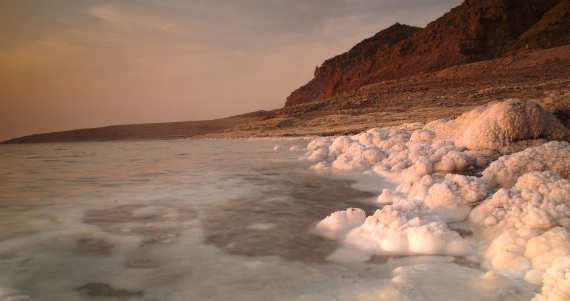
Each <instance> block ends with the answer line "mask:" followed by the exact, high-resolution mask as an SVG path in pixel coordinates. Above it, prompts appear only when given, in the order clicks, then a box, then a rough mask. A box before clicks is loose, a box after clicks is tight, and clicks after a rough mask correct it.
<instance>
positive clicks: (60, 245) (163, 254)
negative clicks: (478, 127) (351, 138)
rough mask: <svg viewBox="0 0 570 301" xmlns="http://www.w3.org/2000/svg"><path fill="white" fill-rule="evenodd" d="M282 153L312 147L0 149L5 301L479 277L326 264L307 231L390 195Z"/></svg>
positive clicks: (358, 289) (243, 295)
mask: <svg viewBox="0 0 570 301" xmlns="http://www.w3.org/2000/svg"><path fill="white" fill-rule="evenodd" d="M276 144H279V145H281V146H282V148H283V149H284V150H287V149H289V147H291V146H292V145H301V146H303V147H306V144H307V142H304V141H232V140H225V141H154V142H151V141H149V142H113V143H71V144H41V145H21V146H17V145H5V146H0V183H1V184H0V300H5V299H8V298H10V297H11V298H12V299H10V300H27V299H25V297H23V296H26V295H27V296H29V297H30V298H31V300H148V301H151V300H358V299H359V298H360V299H362V298H365V299H362V300H368V299H366V298H369V299H370V298H372V297H371V296H375V295H374V294H376V295H377V291H378V287H381V288H383V289H388V291H389V290H390V288H391V287H392V291H394V290H395V289H394V288H393V284H391V282H390V278H391V277H392V275H391V273H392V271H393V270H394V269H395V268H397V267H398V266H410V265H417V264H431V265H434V264H435V265H437V268H438V269H440V270H443V271H447V270H446V267H449V269H448V270H449V271H454V273H455V271H459V270H461V269H470V271H471V272H469V273H472V274H473V273H474V274H473V275H475V274H476V275H479V274H481V273H482V272H481V271H477V272H474V270H473V268H475V269H477V268H478V267H477V266H468V262H466V261H465V260H462V259H461V258H448V257H429V258H428V257H401V258H387V257H373V258H372V259H371V260H370V261H369V262H367V263H364V264H355V265H353V266H350V265H339V264H333V263H330V262H327V261H326V256H327V255H329V254H330V253H331V252H332V251H334V250H335V249H336V248H337V244H338V243H337V242H336V241H334V240H330V239H325V238H323V237H321V236H318V235H316V234H314V233H313V232H312V228H313V227H314V225H315V224H316V223H317V222H318V221H320V220H321V219H323V218H324V217H326V216H327V215H329V214H331V213H332V212H334V211H337V210H344V209H346V208H349V207H359V208H362V209H364V210H365V211H366V212H367V214H369V215H370V214H372V213H373V212H374V210H376V209H377V207H376V206H374V205H371V203H370V202H369V200H370V199H374V198H375V197H376V196H377V195H378V193H379V192H378V191H379V190H381V189H382V188H385V187H388V186H393V185H392V184H387V183H384V182H383V181H382V180H381V179H379V178H374V177H370V176H362V175H361V177H362V180H363V181H361V182H359V185H354V182H353V181H351V180H347V179H346V177H345V178H343V177H341V176H338V175H335V174H319V173H317V172H315V171H313V170H311V169H309V168H308V167H309V163H308V162H305V161H299V160H297V158H298V157H299V156H300V153H299V152H290V151H281V152H274V151H273V147H274V146H275V145H276ZM367 181H368V182H367ZM363 186H364V187H371V188H373V190H375V191H374V192H367V191H362V190H358V189H355V188H354V187H363ZM461 271H462V270H461ZM477 273H479V274H477ZM450 277H451V276H450ZM474 277H475V276H474ZM446 285H447V284H446ZM367 292H371V293H367ZM367 294H368V295H367ZM18 296H19V297H18ZM358 296H360V297H358ZM474 296H476V295H474ZM16 298H20V299H16ZM374 298H376V297H374ZM376 299H378V298H376ZM376 299H370V300H376ZM380 299H381V298H380ZM386 300H389V298H388V299H386ZM474 300H476V299H474Z"/></svg>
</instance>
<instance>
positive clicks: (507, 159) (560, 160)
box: [483, 141, 570, 187]
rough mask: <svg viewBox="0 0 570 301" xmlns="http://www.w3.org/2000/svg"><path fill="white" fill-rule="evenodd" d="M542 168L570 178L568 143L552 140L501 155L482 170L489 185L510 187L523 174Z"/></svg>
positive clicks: (569, 144)
mask: <svg viewBox="0 0 570 301" xmlns="http://www.w3.org/2000/svg"><path fill="white" fill-rule="evenodd" d="M544 170H550V171H554V172H557V173H559V174H560V175H562V176H563V177H564V178H566V179H568V178H570V143H568V142H559V141H552V142H549V143H545V144H543V145H541V146H538V147H533V148H528V149H525V150H524V151H521V152H518V153H514V154H512V155H508V156H503V157H501V158H499V159H498V160H497V161H495V162H493V163H491V165H490V166H489V168H487V169H486V170H485V171H483V178H484V179H485V181H487V183H489V185H490V186H491V187H511V186H512V185H514V183H515V182H516V181H517V179H518V178H519V177H520V176H522V175H523V174H525V173H528V172H532V171H544Z"/></svg>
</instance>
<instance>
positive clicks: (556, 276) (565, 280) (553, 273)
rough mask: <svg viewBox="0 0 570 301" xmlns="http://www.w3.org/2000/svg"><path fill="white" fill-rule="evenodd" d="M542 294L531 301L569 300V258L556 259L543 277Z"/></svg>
mask: <svg viewBox="0 0 570 301" xmlns="http://www.w3.org/2000/svg"><path fill="white" fill-rule="evenodd" d="M543 281H544V286H543V287H542V293H540V294H538V295H536V296H535V297H534V298H533V299H532V301H564V300H570V256H565V257H560V258H558V259H556V260H555V261H554V262H553V263H552V266H551V267H550V268H549V269H547V270H546V273H544V276H543Z"/></svg>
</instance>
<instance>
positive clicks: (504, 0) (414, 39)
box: [285, 0, 569, 106]
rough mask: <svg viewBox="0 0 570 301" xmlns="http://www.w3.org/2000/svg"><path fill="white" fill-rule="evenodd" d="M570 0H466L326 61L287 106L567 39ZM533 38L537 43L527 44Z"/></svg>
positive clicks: (289, 100)
mask: <svg viewBox="0 0 570 301" xmlns="http://www.w3.org/2000/svg"><path fill="white" fill-rule="evenodd" d="M567 1H568V0H532V1H527V0H466V1H465V2H463V4H461V6H458V7H456V8H454V9H452V10H451V11H450V12H448V13H447V14H445V15H444V16H442V17H441V18H439V19H437V20H436V21H434V22H431V23H430V24H428V25H427V26H426V28H424V29H418V28H415V27H410V26H406V25H400V24H396V25H394V26H392V27H390V28H388V29H386V30H384V31H381V32H379V33H378V34H376V35H375V36H374V37H372V38H370V39H367V40H364V41H362V42H361V43H359V44H358V45H356V46H355V47H354V48H353V49H351V50H350V51H349V52H346V53H344V54H342V55H339V56H336V57H334V58H332V59H330V60H327V61H325V62H324V63H323V64H322V65H321V66H320V67H317V69H316V70H315V78H313V80H311V81H310V82H309V83H307V84H306V85H305V86H303V87H301V88H299V89H297V90H296V91H294V92H293V93H291V95H290V96H289V97H288V98H287V102H286V104H285V106H290V105H295V104H300V103H306V102H311V101H314V100H318V99H319V98H322V97H328V96H333V95H336V94H338V93H342V92H346V91H350V90H354V89H358V88H360V87H362V86H365V85H368V84H372V83H377V82H380V81H384V80H391V79H398V78H403V77H407V76H411V75H415V74H419V73H425V72H433V71H437V70H442V69H445V68H448V67H451V66H455V65H460V64H465V63H472V62H477V61H483V60H489V59H493V58H494V57H496V56H501V55H505V54H510V53H518V52H520V51H522V50H521V49H533V50H536V49H544V48H548V47H555V46H559V45H555V44H557V43H558V44H560V43H562V44H567V42H553V41H552V40H560V36H565V37H568V36H569V35H568V33H567V28H568V26H567V25H564V24H567V20H568V15H567V14H566V15H565V13H566V11H567V6H566V4H564V3H565V2H567ZM547 13H548V14H547ZM543 17H545V19H544V22H541V20H543ZM547 17H548V20H550V21H548V20H546V18H547ZM552 20H559V21H558V23H554V22H555V21H552ZM560 20H562V21H560ZM555 26H558V27H560V28H562V29H556V30H553V31H552V32H553V33H552V34H551V35H550V36H549V37H550V38H549V37H544V35H542V33H544V32H546V31H548V30H552V29H553V28H554V27H555ZM565 30H566V31H565ZM525 34H527V35H526V36H525ZM529 43H530V45H533V46H529V47H527V46H526V45H527V44H529ZM548 45H553V46H548ZM502 49H505V50H504V52H501V51H502Z"/></svg>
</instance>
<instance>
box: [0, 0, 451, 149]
mask: <svg viewBox="0 0 570 301" xmlns="http://www.w3.org/2000/svg"><path fill="white" fill-rule="evenodd" d="M461 2H462V1H460V0H313V1H301V0H288V1H285V0H137V1H135V0H132V1H128V0H127V1H98V0H0V141H3V140H7V139H11V138H16V137H21V136H25V135H31V134H38V133H46V132H54V131H62V130H71V129H79V128H92V127H101V126H108V125H117V124H132V123H154V122H173V121H190V120H207V119H215V118H224V117H227V116H232V115H237V114H242V113H248V112H253V111H257V110H271V109H276V108H281V107H283V105H284V104H285V100H286V98H287V96H289V94H290V93H291V92H292V91H293V90H295V89H297V88H299V87H300V86H302V85H304V84H306V83H307V82H308V81H310V80H311V79H312V78H313V72H314V69H315V66H317V65H321V64H322V63H323V62H324V60H326V59H328V58H331V57H334V56H335V55H338V54H341V53H343V52H346V51H347V50H349V49H350V48H351V47H352V46H354V45H355V44H356V43H358V42H360V41H361V40H363V39H365V38H368V37H371V36H373V35H374V34H375V33H376V32H378V31H380V30H382V29H384V28H387V27H389V26H391V25H392V24H394V23H396V22H399V23H402V24H408V25H414V26H420V27H425V26H426V25H427V24H428V23H429V22H431V21H434V20H435V19H436V18H438V17H440V16H442V15H443V14H444V13H446V12H448V11H449V10H450V9H451V8H453V7H455V6H458V5H460V4H461Z"/></svg>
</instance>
